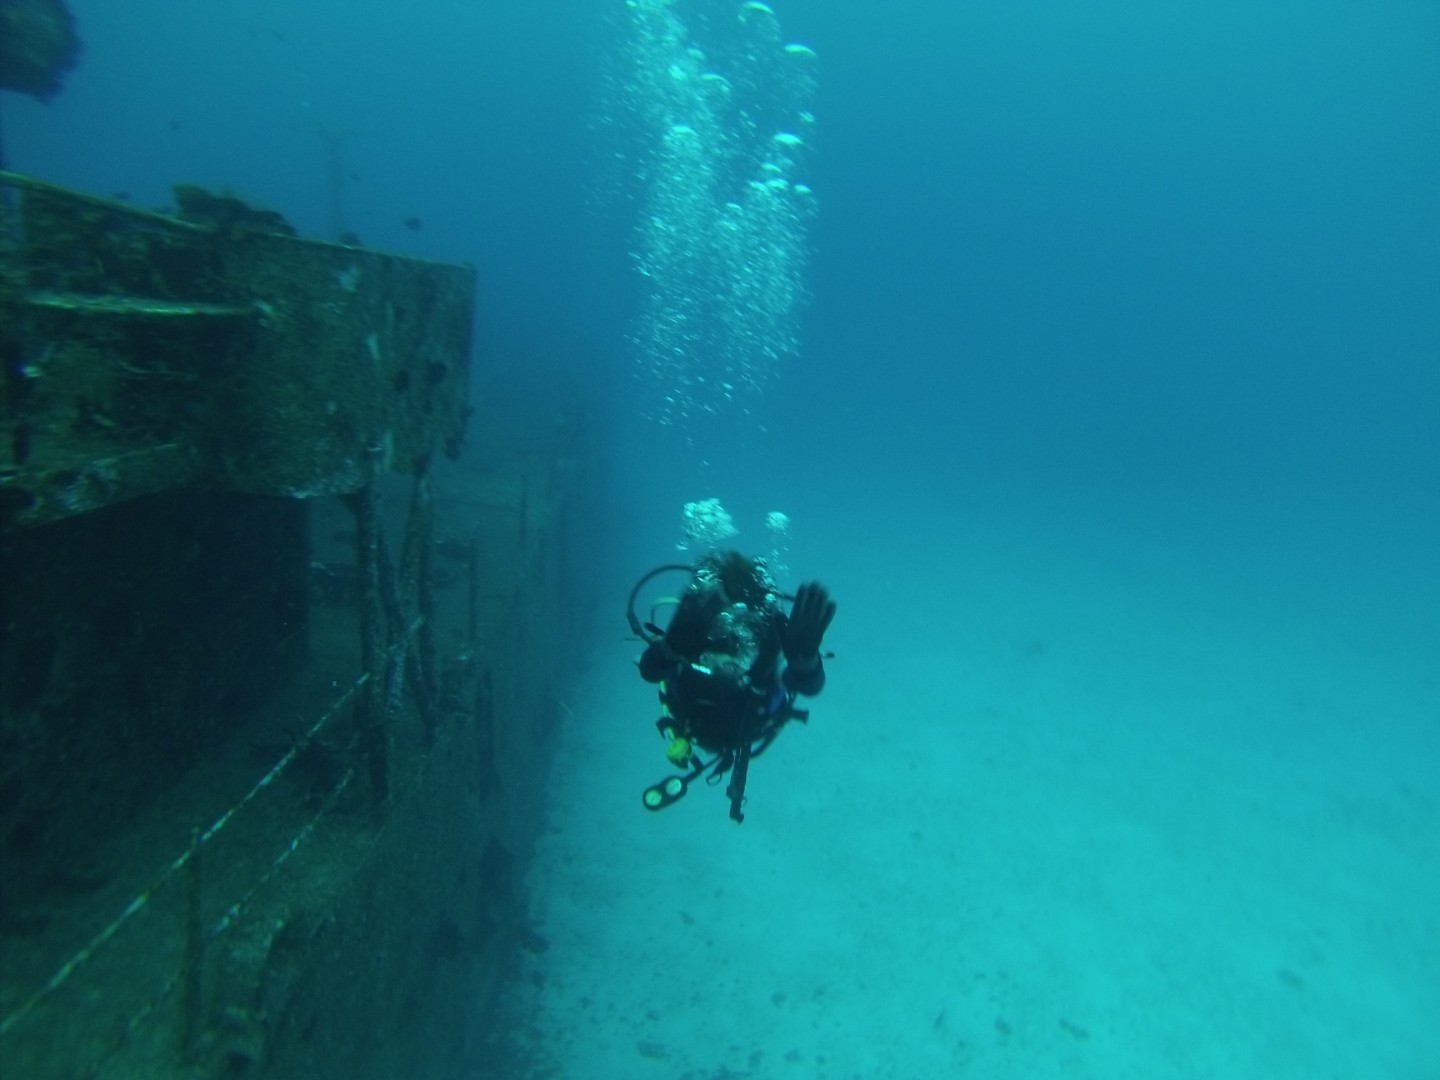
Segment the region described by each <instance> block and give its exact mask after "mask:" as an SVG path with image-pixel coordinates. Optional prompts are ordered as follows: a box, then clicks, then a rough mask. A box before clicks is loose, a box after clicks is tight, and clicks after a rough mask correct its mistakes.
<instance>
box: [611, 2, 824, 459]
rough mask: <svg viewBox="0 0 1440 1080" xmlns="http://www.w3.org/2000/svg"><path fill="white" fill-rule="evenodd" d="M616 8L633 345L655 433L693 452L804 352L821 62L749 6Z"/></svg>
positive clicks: (617, 133)
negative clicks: (631, 235)
mask: <svg viewBox="0 0 1440 1080" xmlns="http://www.w3.org/2000/svg"><path fill="white" fill-rule="evenodd" d="M625 6H626V20H625V34H624V42H623V46H622V49H623V57H622V58H621V59H622V62H621V63H620V64H619V65H617V68H616V76H615V78H614V79H613V80H612V83H611V85H610V87H609V88H608V90H609V94H610V97H611V99H612V100H611V101H610V102H609V103H608V105H607V108H606V109H605V114H604V115H605V118H606V122H607V124H608V125H609V126H610V127H611V130H610V132H609V137H610V138H611V139H613V140H615V142H616V144H617V145H616V149H615V151H614V153H615V155H616V157H617V158H623V159H624V160H626V161H627V162H629V163H630V166H631V172H630V175H629V177H628V182H629V183H630V184H632V185H633V188H634V190H633V195H634V198H635V203H636V207H637V222H636V229H635V241H634V243H635V246H634V250H633V252H632V257H633V261H634V265H635V268H636V270H637V271H638V273H639V275H640V278H641V283H642V287H643V298H642V304H641V309H640V313H639V316H638V318H637V320H636V323H635V326H634V328H633V330H632V332H631V341H632V345H633V347H634V352H635V356H636V359H637V362H638V370H639V373H640V375H641V376H642V378H643V380H644V381H645V383H646V384H647V386H648V387H649V389H650V390H651V391H652V396H651V399H650V400H651V404H650V414H651V416H652V418H653V419H655V420H657V421H658V422H659V423H661V424H666V425H673V426H677V427H680V428H681V429H682V430H683V431H684V433H685V434H686V436H687V437H693V436H692V433H693V432H694V431H695V430H696V426H697V422H699V421H702V420H704V419H706V418H708V417H731V416H733V415H734V414H736V413H737V412H738V413H742V414H743V413H745V412H748V411H749V410H750V409H751V408H752V407H753V406H754V405H755V403H756V402H757V401H758V399H759V398H760V397H761V396H763V394H764V393H765V391H766V389H767V388H768V387H769V386H770V384H771V383H772V381H773V380H774V378H775V377H776V375H777V373H778V371H779V369H780V368H781V366H782V365H783V363H784V361H785V360H786V358H787V357H789V356H791V355H793V354H794V353H795V352H796V351H797V349H798V347H799V316H800V312H801V309H802V307H803V304H804V300H805V295H806V293H805V274H806V267H807V264H808V261H809V248H808V244H807V238H806V237H807V230H808V227H809V224H810V222H811V221H812V219H813V217H814V214H815V195H814V193H813V191H812V190H811V187H810V184H809V181H808V175H807V169H808V162H809V158H810V154H811V150H812V147H813V145H814V139H815V130H814V129H815V118H814V115H813V113H812V112H811V105H812V103H813V100H814V96H815V85H816V84H815V69H816V56H815V53H814V51H813V50H811V49H810V48H809V47H808V46H805V45H801V44H796V43H787V42H786V41H785V39H784V36H783V35H782V33H781V28H780V22H779V19H778V18H777V17H776V15H775V11H774V10H773V9H772V8H771V7H770V6H769V5H768V4H764V3H760V2H758V0H749V2H743V3H740V4H735V3H734V2H733V0H728V2H727V0H625Z"/></svg>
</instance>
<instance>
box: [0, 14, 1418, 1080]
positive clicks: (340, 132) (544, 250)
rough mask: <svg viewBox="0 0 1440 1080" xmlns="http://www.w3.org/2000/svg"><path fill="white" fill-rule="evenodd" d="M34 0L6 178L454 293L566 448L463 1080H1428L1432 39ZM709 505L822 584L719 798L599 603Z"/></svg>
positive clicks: (985, 22)
mask: <svg viewBox="0 0 1440 1080" xmlns="http://www.w3.org/2000/svg"><path fill="white" fill-rule="evenodd" d="M72 6H73V8H74V9H75V12H76V15H77V18H78V21H79V25H80V28H81V33H82V35H83V37H84V40H85V52H84V56H83V59H82V61H81V64H80V66H79V67H78V68H77V69H76V71H75V72H74V73H73V74H72V75H71V76H70V78H69V80H68V83H67V87H66V90H65V92H64V93H63V94H61V95H60V96H58V97H57V98H55V100H53V101H52V102H50V103H48V104H44V105H42V104H39V103H36V102H33V101H31V100H29V99H22V98H19V97H17V96H15V95H8V94H7V95H5V96H4V98H3V100H0V109H3V114H0V138H3V141H4V150H5V156H6V161H7V165H8V167H9V168H13V169H17V170H21V171H25V172H29V173H33V174H36V175H38V176H40V177H43V178H45V179H48V180H53V181H56V182H59V183H62V184H66V185H70V186H73V187H77V188H80V189H83V190H88V191H93V192H96V193H100V194H108V193H122V192H123V193H124V195H125V197H126V198H128V199H129V200H130V201H132V202H135V203H137V204H139V205H143V206H156V207H163V206H166V205H168V204H169V202H170V194H169V188H170V185H171V184H173V183H176V182H182V181H188V182H197V183H201V184H205V185H207V186H210V187H214V188H217V189H227V190H230V191H233V192H234V193H235V194H238V195H241V196H244V197H246V198H250V199H254V200H256V201H258V202H260V203H263V204H265V205H267V206H270V207H273V208H275V209H277V210H279V211H281V212H282V213H284V214H285V215H286V216H287V217H288V218H289V219H290V220H291V221H292V222H293V223H294V224H296V226H297V227H298V228H299V229H300V230H301V231H302V232H304V233H307V234H310V235H315V236H319V237H322V238H327V239H334V238H337V237H338V236H340V235H342V234H344V233H347V232H353V233H354V234H357V235H358V236H359V238H360V239H361V240H363V241H364V242H365V243H366V244H367V245H371V246H374V247H376V248H380V249H384V250H391V251H400V252H406V253H413V254H416V255H421V256H425V257H430V258H440V259H447V260H465V261H469V262H472V263H474V264H475V265H476V266H477V267H478V269H479V278H480V291H479V297H478V319H477V331H476V355H475V372H476V374H475V389H476V393H477V394H487V393H499V394H504V395H506V396H509V397H513V398H514V399H515V400H517V401H520V402H524V403H525V404H524V405H523V406H520V407H524V408H533V409H534V410H535V411H536V414H537V415H543V413H544V411H545V409H546V406H547V402H551V401H556V400H560V399H562V398H563V399H564V400H566V401H574V400H581V401H584V402H586V403H587V407H588V408H589V410H590V411H591V412H592V413H593V414H594V415H595V416H596V417H597V418H599V420H601V421H602V422H600V423H597V424H596V427H595V430H596V431H597V432H601V433H603V441H598V442H597V443H596V445H594V446H593V447H592V448H591V449H592V451H593V453H594V454H595V455H596V456H597V457H598V458H602V459H603V460H604V461H605V462H606V465H607V468H606V470H605V475H606V477H607V480H606V483H607V484H608V485H609V486H608V487H607V490H606V491H605V492H604V493H603V495H604V499H603V500H602V501H601V502H600V503H599V505H602V506H603V507H605V509H604V510H600V511H597V513H598V514H599V515H600V518H599V520H596V521H595V522H593V523H591V528H590V536H591V538H592V539H591V541H590V542H591V544H592V547H591V548H590V550H588V551H586V552H583V553H581V558H580V559H577V560H576V561H577V562H578V561H582V559H583V560H587V561H588V565H589V566H590V567H591V568H592V569H593V573H592V575H591V578H590V581H589V583H588V587H589V588H590V589H591V593H590V594H589V595H586V596H583V597H576V598H575V602H576V604H577V605H581V606H584V607H586V608H587V609H588V607H589V606H590V605H591V604H592V603H593V602H595V601H596V600H597V599H598V600H599V602H600V608H599V610H600V612H601V613H602V614H603V616H604V620H603V621H598V622H597V623H596V624H595V625H594V627H593V633H592V640H591V641H590V642H589V643H588V647H587V652H586V657H585V659H586V660H587V661H593V663H588V664H584V665H582V664H577V665H576V669H577V671H581V672H583V675H581V676H579V677H580V678H581V679H582V683H581V685H580V686H579V687H577V688H576V689H575V690H574V692H573V694H572V698H571V699H570V705H571V708H572V710H573V713H574V715H573V718H572V719H570V720H569V721H568V723H567V726H566V728H565V730H564V731H563V732H561V734H560V736H559V737H560V739H561V740H562V743H563V746H562V751H561V753H560V754H558V755H557V759H559V760H571V761H584V762H586V763H587V764H586V765H585V766H584V767H583V768H579V769H572V770H569V771H566V772H563V773H560V774H557V777H556V778H555V781H554V783H555V793H554V797H553V804H552V805H553V817H552V820H551V821H550V822H548V828H547V831H546V833H545V834H544V835H543V836H542V837H541V838H540V840H539V842H538V844H537V848H536V851H535V854H534V859H533V864H532V866H531V869H530V895H531V904H532V907H533V916H534V918H535V920H536V921H537V923H538V924H540V925H542V926H543V927H544V929H545V934H546V936H547V937H548V939H549V940H550V942H551V948H550V950H549V951H548V952H546V953H543V954H537V955H527V956H525V957H524V958H523V960H522V967H523V970H521V971H519V972H518V973H517V976H516V983H515V985H514V986H513V987H512V988H511V989H510V991H509V993H508V994H507V998H508V1000H510V1001H511V1002H512V1009H513V1011H512V1013H510V1014H508V1015H507V1016H505V1017H504V1018H503V1023H500V1024H498V1025H497V1033H496V1034H494V1035H493V1036H492V1037H493V1041H494V1045H495V1054H496V1055H497V1060H503V1061H504V1062H506V1064H505V1065H503V1066H497V1071H496V1073H495V1075H503V1076H517V1077H519V1076H537V1077H538V1076H559V1077H593V1078H615V1080H639V1078H651V1077H653V1078H657V1080H658V1078H667V1080H674V1078H678V1077H692V1078H701V1077H721V1076H726V1077H754V1078H770V1077H777V1078H782V1077H806V1078H810V1077H813V1078H817V1080H818V1078H821V1077H824V1078H828V1080H842V1078H851V1077H855V1078H861V1077H863V1078H880V1077H889V1078H895V1080H906V1078H920V1077H937V1076H970V1075H973V1076H984V1077H991V1078H1017V1080H1019V1078H1023V1080H1045V1078H1049V1077H1094V1078H1105V1080H1113V1078H1119V1077H1137V1078H1147V1077H1193V1078H1217V1080H1218V1078H1225V1080H1239V1078H1254V1080H1302V1078H1303V1080H1311V1078H1314V1077H1320V1076H1324V1077H1335V1078H1344V1080H1369V1078H1376V1080H1380V1078H1385V1080H1392V1078H1393V1080H1425V1078H1429V1077H1435V1076H1440V1034H1437V1025H1436V1023H1435V1017H1437V1016H1440V916H1437V914H1436V913H1437V912H1440V8H1437V7H1436V5H1434V4H1433V3H1429V2H1422V0H1375V2H1372V3H1367V4H1357V3H1350V2H1342V0H1313V2H1309V3H1303V4H1302V3H1298V2H1293V0H1248V2H1239V0H1206V2H1198V0H1196V2H1189V0H1175V2H1171V3H1141V2H1139V0H1096V2H1094V3H1089V4H1067V3H1061V2H1058V0H1044V2H1041V0H1013V2H1005V3H994V2H978V0H975V2H972V0H894V2H891V3H885V4H881V3H874V2H870V3H861V2H859V0H773V2H768V0H767V3H754V2H750V3H746V2H743V0H629V2H628V3H627V2H626V0H530V2H527V3H515V4H508V5H506V4H499V3H489V2H486V3H474V2H469V3H461V2H442V0H413V2H411V3H407V4H404V5H400V4H393V3H392V4H385V3H379V2H377V0H350V2H347V3H343V4H342V3H339V2H338V0H325V2H320V0H287V2H283V3H282V2H280V0H226V2H215V3H209V4H203V5H201V4H194V3H182V2H180V0H131V2H128V3H126V4H123V5H121V4H115V3H103V2H101V0H73V3H72ZM712 498H713V499H717V500H718V501H719V503H720V504H722V505H723V507H724V508H725V509H726V510H727V511H728V513H729V514H730V515H731V517H732V518H733V521H734V524H735V526H736V527H737V528H738V533H737V534H736V535H735V536H734V537H733V538H724V541H725V542H726V543H733V544H736V545H738V546H740V547H742V548H744V549H746V550H750V551H755V552H758V553H765V554H770V555H771V556H772V558H773V560H774V561H775V562H776V563H780V564H783V569H784V571H785V572H784V575H783V578H782V584H783V585H784V586H785V587H786V588H787V589H791V590H793V588H794V586H795V585H796V584H798V583H799V582H802V581H808V580H812V579H816V578H818V579H820V580H823V581H824V582H825V583H826V584H827V585H828V586H830V588H831V589H832V590H833V592H834V595H835V598H836V600H837V602H838V605H839V614H838V616H837V618H836V620H835V623H834V626H833V628H832V629H831V631H830V633H829V635H828V636H827V638H826V646H827V647H828V648H831V649H833V650H834V652H835V656H834V657H833V658H832V659H830V660H829V661H828V662H827V667H828V672H829V683H828V686H827V688H826V690H825V692H824V694H823V695H822V696H820V697H819V698H817V699H816V700H815V701H814V702H813V703H812V704H813V711H812V715H811V717H810V720H809V722H808V723H807V724H805V725H803V726H801V725H791V726H790V727H791V728H793V730H789V729H787V730H786V732H785V733H784V735H783V736H782V737H781V738H780V739H778V740H777V741H776V744H775V745H774V747H772V748H770V749H769V750H768V751H767V752H766V754H765V756H764V758H763V759H762V760H760V761H758V762H757V763H756V764H755V767H754V769H753V771H752V774H751V777H750V785H749V789H748V790H749V802H748V806H747V813H746V820H745V823H744V825H743V826H738V825H736V824H735V823H733V822H731V821H730V820H728V819H727V817H726V814H725V805H724V800H723V799H722V798H721V796H720V793H719V792H718V791H712V790H696V791H694V792H692V793H691V794H690V795H689V796H688V797H687V798H686V799H685V800H683V801H682V802H680V803H678V804H677V805H675V806H673V807H669V808H666V809H665V810H664V811H663V812H662V813H658V814H648V813H646V812H645V811H644V810H643V809H642V806H641V801H640V798H639V795H640V792H641V791H642V790H643V789H644V788H645V787H646V786H647V785H648V784H651V783H653V782H654V781H655V780H656V778H657V777H659V776H661V775H662V774H663V773H664V769H665V765H666V762H665V759H664V746H663V743H662V742H661V741H660V740H658V739H657V738H656V735H655V731H654V719H655V715H656V708H657V705H656V702H655V700H654V696H653V695H654V692H653V690H652V688H650V687H649V686H646V685H645V684H644V683H642V682H641V681H640V679H639V678H638V677H637V676H636V673H635V669H634V666H633V663H632V661H633V659H634V654H635V653H636V652H637V651H638V646H637V645H636V643H635V642H633V641H626V640H624V634H625V627H624V624H623V621H622V619H621V618H620V609H621V607H622V606H623V602H624V598H625V596H626V594H627V592H628V590H629V589H630V587H631V585H632V583H633V581H634V580H635V579H636V578H638V577H639V576H640V575H641V574H643V573H644V572H646V571H648V570H649V569H651V568H652V567H654V566H656V565H658V564H662V563H667V562H674V561H675V560H676V559H677V558H681V559H686V558H689V557H691V556H692V555H693V553H694V551H695V546H696V545H695V543H694V542H693V539H692V542H691V543H690V544H689V546H688V547H687V548H686V554H677V550H676V549H677V545H678V544H681V543H682V542H685V540H686V537H685V534H684V525H685V518H684V516H683V515H684V509H685V507H686V505H687V504H697V503H699V502H701V501H703V500H708V499H712ZM776 513H778V514H783V515H784V520H785V521H786V522H788V527H787V528H786V529H784V530H783V531H778V532H777V530H776V529H775V528H774V527H772V526H773V524H774V521H775V520H776V519H773V518H771V519H769V521H770V524H769V525H767V515H771V514H776ZM488 1022H491V1021H486V1020H482V1018H481V1017H480V1010H479V1008H478V1005H477V1024H481V1023H488ZM445 1080H463V1078H445Z"/></svg>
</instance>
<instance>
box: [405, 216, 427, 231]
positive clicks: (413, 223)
mask: <svg viewBox="0 0 1440 1080" xmlns="http://www.w3.org/2000/svg"><path fill="white" fill-rule="evenodd" d="M401 224H403V225H404V226H405V227H406V228H407V229H409V230H410V231H411V232H419V231H420V230H421V229H423V228H424V227H425V222H423V221H421V220H420V219H419V218H418V217H407V218H406V219H405V220H404V221H403V222H402V223H401Z"/></svg>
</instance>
